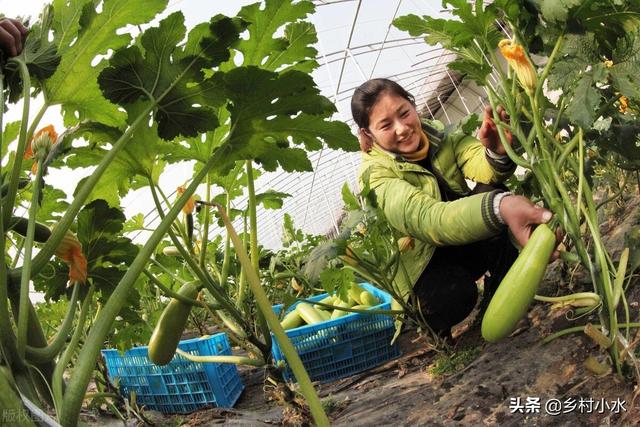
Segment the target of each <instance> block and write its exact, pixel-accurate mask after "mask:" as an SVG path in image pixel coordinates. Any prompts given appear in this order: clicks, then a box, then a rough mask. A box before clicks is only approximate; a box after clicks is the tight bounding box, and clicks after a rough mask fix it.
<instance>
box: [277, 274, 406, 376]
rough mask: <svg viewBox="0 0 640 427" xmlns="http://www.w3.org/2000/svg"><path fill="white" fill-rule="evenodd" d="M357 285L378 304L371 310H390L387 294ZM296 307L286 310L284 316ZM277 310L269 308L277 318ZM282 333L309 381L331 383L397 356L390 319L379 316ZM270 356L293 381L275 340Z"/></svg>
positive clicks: (279, 307)
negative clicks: (286, 337)
mask: <svg viewBox="0 0 640 427" xmlns="http://www.w3.org/2000/svg"><path fill="white" fill-rule="evenodd" d="M360 285H361V286H362V287H363V288H364V289H366V290H368V291H369V292H371V293H372V294H373V295H375V297H376V298H378V300H379V301H380V304H379V305H376V306H375V307H374V308H375V309H378V310H390V309H391V301H392V298H391V296H390V295H389V294H388V293H386V292H384V291H381V290H380V289H378V288H376V287H374V286H372V285H370V284H368V283H361V284H360ZM327 295H328V294H322V295H316V296H314V297H311V298H309V300H311V301H320V300H321V299H323V298H325V297H326V296H327ZM297 304H298V303H296V304H293V305H292V306H291V307H289V309H288V310H287V313H288V312H289V311H291V310H293V309H294V308H295V306H296V305H297ZM281 310H282V304H280V305H276V306H274V307H273V311H274V312H275V313H276V314H280V311H281ZM286 332H287V336H288V337H289V339H290V340H291V343H292V344H293V346H294V347H295V348H296V350H297V351H298V354H299V355H300V359H302V363H303V364H304V367H305V368H306V370H307V372H308V373H309V376H310V377H311V380H312V381H322V382H328V381H334V380H337V379H340V378H344V377H348V376H350V375H353V374H356V373H358V372H362V371H366V370H367V369H370V368H373V367H375V366H378V365H380V364H381V363H384V362H386V361H387V360H390V359H393V358H396V357H398V356H400V348H399V347H398V344H397V342H396V343H394V344H393V345H391V339H392V338H393V335H394V333H395V326H394V322H393V318H392V317H391V316H385V315H382V314H376V315H370V314H360V313H350V314H347V315H346V316H342V317H339V318H337V319H333V320H327V321H325V322H322V323H317V324H315V325H305V326H300V327H298V328H293V329H289V330H288V331H286ZM273 356H274V359H275V360H276V362H279V361H284V362H285V366H286V369H285V372H284V375H285V378H286V379H294V376H293V373H292V372H291V370H290V368H289V366H288V365H286V360H285V358H284V354H283V353H282V350H280V347H279V346H278V343H277V342H276V340H275V339H274V340H273Z"/></svg>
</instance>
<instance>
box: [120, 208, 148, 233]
mask: <svg viewBox="0 0 640 427" xmlns="http://www.w3.org/2000/svg"><path fill="white" fill-rule="evenodd" d="M144 228H145V226H144V215H143V214H142V213H137V214H135V215H134V216H132V217H131V218H129V219H128V220H127V221H126V222H125V223H124V228H123V231H124V232H125V233H131V232H133V231H138V230H144Z"/></svg>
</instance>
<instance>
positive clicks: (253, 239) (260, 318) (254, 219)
mask: <svg viewBox="0 0 640 427" xmlns="http://www.w3.org/2000/svg"><path fill="white" fill-rule="evenodd" d="M246 168H247V192H248V193H249V224H250V226H251V232H250V248H251V265H252V267H253V271H255V273H256V276H258V280H259V279H260V266H259V264H260V248H259V247H258V215H257V213H256V210H257V201H256V189H255V186H254V182H253V165H252V161H251V160H247V163H246ZM256 317H257V318H256V320H257V322H258V326H259V327H260V330H261V332H262V336H263V337H264V341H265V344H266V345H267V347H268V348H271V333H270V332H269V325H267V322H266V320H265V318H264V315H263V314H262V312H261V311H260V310H258V312H257V316H256Z"/></svg>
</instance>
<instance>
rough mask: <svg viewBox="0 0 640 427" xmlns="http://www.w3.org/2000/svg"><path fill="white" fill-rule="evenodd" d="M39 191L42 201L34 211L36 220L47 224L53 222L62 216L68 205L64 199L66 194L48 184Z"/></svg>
mask: <svg viewBox="0 0 640 427" xmlns="http://www.w3.org/2000/svg"><path fill="white" fill-rule="evenodd" d="M41 191H42V202H41V203H40V206H39V207H38V211H37V213H36V221H38V222H40V223H43V224H49V225H52V224H55V223H57V222H58V221H59V220H60V218H62V215H63V214H64V213H65V211H66V210H67V207H68V206H69V203H67V201H66V198H67V195H66V194H65V192H64V191H62V190H60V189H57V188H54V187H52V186H50V185H48V184H47V185H45V186H44V188H42V190H41Z"/></svg>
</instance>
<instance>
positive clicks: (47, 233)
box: [9, 216, 51, 243]
mask: <svg viewBox="0 0 640 427" xmlns="http://www.w3.org/2000/svg"><path fill="white" fill-rule="evenodd" d="M28 223H29V220H28V219H27V218H22V217H19V216H14V217H11V221H10V222H9V229H10V230H12V231H15V232H16V233H18V234H19V235H21V236H26V235H27V224H28ZM35 225H36V227H35V232H34V234H33V240H35V241H36V242H38V243H45V242H46V241H47V240H49V237H51V230H50V229H49V227H47V226H46V225H44V224H40V223H38V222H36V224H35Z"/></svg>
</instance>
